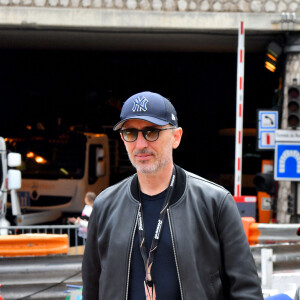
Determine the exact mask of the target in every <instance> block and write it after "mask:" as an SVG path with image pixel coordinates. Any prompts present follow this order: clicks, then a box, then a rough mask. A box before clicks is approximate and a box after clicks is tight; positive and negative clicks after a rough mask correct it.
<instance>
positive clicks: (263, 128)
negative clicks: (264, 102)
mask: <svg viewBox="0 0 300 300" xmlns="http://www.w3.org/2000/svg"><path fill="white" fill-rule="evenodd" d="M277 128H278V111H277V110H259V111H258V149H260V150H270V149H274V148H275V131H276V129H277Z"/></svg>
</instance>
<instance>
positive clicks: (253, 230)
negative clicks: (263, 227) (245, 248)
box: [248, 223, 261, 245]
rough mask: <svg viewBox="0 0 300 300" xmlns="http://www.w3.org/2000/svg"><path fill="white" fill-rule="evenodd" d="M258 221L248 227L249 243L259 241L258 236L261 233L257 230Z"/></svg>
mask: <svg viewBox="0 0 300 300" xmlns="http://www.w3.org/2000/svg"><path fill="white" fill-rule="evenodd" d="M258 227H259V223H252V224H251V225H250V228H249V237H248V242H249V245H256V244H258V243H259V237H260V235H261V231H260V230H259V228H258Z"/></svg>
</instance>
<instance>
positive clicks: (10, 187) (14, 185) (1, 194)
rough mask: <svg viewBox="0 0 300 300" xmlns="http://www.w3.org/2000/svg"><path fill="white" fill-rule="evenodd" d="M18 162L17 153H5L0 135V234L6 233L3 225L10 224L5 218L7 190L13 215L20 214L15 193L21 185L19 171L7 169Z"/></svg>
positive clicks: (17, 164)
mask: <svg viewBox="0 0 300 300" xmlns="http://www.w3.org/2000/svg"><path fill="white" fill-rule="evenodd" d="M20 164H21V155H20V154H19V153H8V154H7V151H6V144H5V141H4V139H3V137H0V235H3V234H7V229H5V227H7V226H9V225H10V223H9V221H8V220H7V219H6V211H7V195H8V192H10V198H11V204H12V213H13V215H18V214H21V212H20V208H19V206H18V204H19V202H18V197H17V194H16V189H18V188H20V187H21V172H20V171H19V170H15V169H8V168H9V167H12V168H13V167H17V166H19V165H20ZM3 227H4V228H3Z"/></svg>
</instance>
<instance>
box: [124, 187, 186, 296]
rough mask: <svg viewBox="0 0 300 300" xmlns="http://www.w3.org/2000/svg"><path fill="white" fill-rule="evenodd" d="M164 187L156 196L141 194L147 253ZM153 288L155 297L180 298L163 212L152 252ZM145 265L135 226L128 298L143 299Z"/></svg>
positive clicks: (173, 258) (163, 194)
mask: <svg viewBox="0 0 300 300" xmlns="http://www.w3.org/2000/svg"><path fill="white" fill-rule="evenodd" d="M166 192H167V190H165V191H163V192H162V193H160V194H158V195H155V196H148V195H146V194H143V193H141V200H142V209H143V217H144V228H145V236H146V249H147V255H148V253H149V248H150V246H151V242H152V239H153V236H154V233H155V229H156V225H157V221H158V218H159V213H160V210H161V209H162V206H163V203H164V200H165V197H166ZM151 275H152V279H153V282H154V284H155V289H156V299H157V300H166V299H168V300H180V299H181V296H180V288H179V282H178V275H177V270H176V264H175V257H174V251H173V246H172V239H171V232H170V227H169V222H168V216H167V215H166V219H165V223H164V226H163V228H162V232H161V236H160V240H159V244H158V248H157V250H156V251H155V253H154V261H153V266H152V271H151ZM144 279H145V266H144V261H143V258H142V255H141V251H140V247H139V234H138V229H136V232H135V237H134V244H133V249H132V256H131V265H130V277H129V298H128V299H129V300H144V299H145V289H144Z"/></svg>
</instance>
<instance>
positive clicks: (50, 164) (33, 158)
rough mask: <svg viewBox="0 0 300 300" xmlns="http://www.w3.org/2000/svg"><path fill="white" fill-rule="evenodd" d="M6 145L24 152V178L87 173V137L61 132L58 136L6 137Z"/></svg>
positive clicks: (50, 177) (76, 175)
mask: <svg viewBox="0 0 300 300" xmlns="http://www.w3.org/2000/svg"><path fill="white" fill-rule="evenodd" d="M6 143H7V148H8V149H9V150H11V151H14V152H19V153H21V155H22V165H21V167H20V170H21V171H22V178H27V179H29V178H33V179H59V178H74V179H80V178H82V177H83V174H84V164H85V152H86V137H85V136H84V135H69V134H62V135H60V136H58V137H50V136H47V137H46V136H31V137H27V138H7V139H6Z"/></svg>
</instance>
